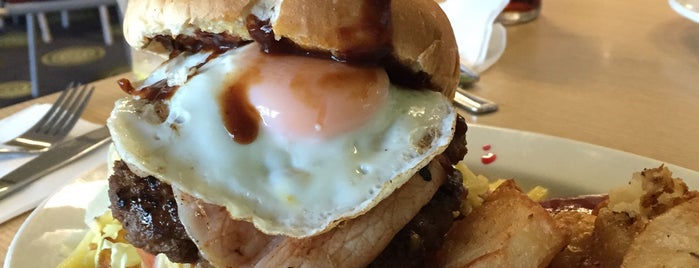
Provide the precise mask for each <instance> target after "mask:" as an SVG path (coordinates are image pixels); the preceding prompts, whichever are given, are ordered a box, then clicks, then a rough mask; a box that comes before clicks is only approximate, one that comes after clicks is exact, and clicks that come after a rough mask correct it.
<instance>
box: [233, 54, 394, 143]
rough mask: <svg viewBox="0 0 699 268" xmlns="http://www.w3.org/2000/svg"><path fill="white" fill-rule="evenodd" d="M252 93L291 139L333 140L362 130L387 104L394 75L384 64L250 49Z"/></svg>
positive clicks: (266, 117)
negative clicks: (359, 64) (350, 62)
mask: <svg viewBox="0 0 699 268" xmlns="http://www.w3.org/2000/svg"><path fill="white" fill-rule="evenodd" d="M248 53H249V55H246V59H245V62H246V65H250V66H245V67H244V68H247V69H246V70H247V72H253V73H255V77H256V79H253V80H250V81H249V82H248V85H247V86H248V92H247V93H248V97H249V101H250V104H252V105H253V106H254V107H255V108H256V109H257V111H258V112H259V114H260V117H261V118H262V121H263V124H264V125H265V127H267V128H268V129H269V130H271V131H272V132H275V133H276V134H278V135H282V136H285V137H287V138H292V139H298V138H322V139H326V138H330V137H333V136H336V135H339V134H342V133H346V132H349V131H352V130H355V129H357V128H359V127H360V126H361V125H363V124H364V123H366V122H367V121H368V120H369V119H370V118H371V117H372V116H373V115H374V114H375V113H376V112H377V111H378V109H379V108H380V107H381V106H382V105H383V103H384V102H385V101H386V99H387V96H388V87H389V83H390V82H389V79H388V75H387V74H386V72H385V71H384V70H383V69H382V68H378V67H356V66H350V65H347V64H343V63H339V62H334V61H330V60H323V59H316V58H310V57H302V56H294V55H268V54H264V53H262V52H260V51H259V49H254V50H248Z"/></svg>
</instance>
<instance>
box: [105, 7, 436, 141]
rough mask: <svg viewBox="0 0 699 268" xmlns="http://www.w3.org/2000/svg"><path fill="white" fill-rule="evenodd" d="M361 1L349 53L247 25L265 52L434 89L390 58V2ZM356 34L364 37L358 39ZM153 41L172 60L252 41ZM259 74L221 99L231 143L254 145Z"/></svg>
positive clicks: (127, 85)
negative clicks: (253, 93)
mask: <svg viewBox="0 0 699 268" xmlns="http://www.w3.org/2000/svg"><path fill="white" fill-rule="evenodd" d="M363 1H364V4H363V5H362V8H361V10H359V11H358V12H361V13H360V15H361V16H362V19H361V20H360V23H357V24H355V25H348V26H345V27H341V28H339V29H338V31H337V34H338V36H341V37H342V38H344V39H346V40H347V41H348V43H353V44H356V45H355V46H354V47H352V48H350V49H347V50H345V51H337V52H333V53H331V52H328V51H312V50H308V49H304V48H302V47H300V46H298V45H297V44H295V43H294V42H292V41H291V40H289V39H287V38H281V39H280V40H277V39H275V38H274V31H273V29H272V26H271V25H270V23H269V21H262V20H259V19H258V18H257V17H255V16H252V15H251V16H249V17H248V18H246V26H247V28H248V32H249V33H250V35H251V37H252V38H253V39H254V40H255V41H256V42H258V43H259V44H260V45H261V48H262V49H261V50H262V51H263V52H264V53H267V54H294V55H301V56H310V57H317V58H324V59H329V60H334V61H339V62H344V63H348V64H352V65H359V66H381V67H384V68H385V69H386V72H387V74H388V76H389V79H390V81H391V82H392V83H394V84H397V85H400V86H403V87H407V88H412V89H425V88H428V89H435V88H436V86H435V85H434V84H433V83H432V82H431V79H430V76H429V75H428V74H426V73H424V72H414V71H412V70H411V69H410V68H409V67H408V66H405V65H403V64H401V63H399V61H398V60H397V59H395V58H394V57H393V56H391V51H392V49H393V48H392V47H391V34H392V33H391V28H390V25H391V23H390V17H391V10H390V2H391V1H390V0H363ZM358 32H360V33H361V34H359V35H357V33H358ZM367 36H368V37H369V38H367ZM152 41H155V42H159V43H161V44H162V45H163V46H164V47H165V48H167V49H169V50H170V51H172V52H171V54H170V58H173V57H175V56H177V55H178V54H179V53H181V52H183V51H189V52H198V51H213V52H214V53H213V54H212V55H211V56H210V57H209V58H208V59H207V61H208V60H211V59H213V58H215V57H216V56H217V55H219V54H221V53H223V52H225V51H227V50H229V49H233V48H237V47H240V46H244V45H246V44H248V43H250V42H251V41H246V40H242V39H241V38H239V37H237V36H232V35H230V34H228V33H218V34H214V33H207V32H202V31H197V32H196V33H195V36H193V37H192V36H184V35H179V36H177V37H175V38H173V37H171V36H165V35H160V36H156V37H154V38H153V39H152V40H151V42H152ZM202 65H203V64H202ZM196 69H198V68H196ZM252 69H254V68H252ZM259 71H260V70H259V69H258V70H246V74H245V75H243V76H242V79H240V81H236V82H234V83H233V84H231V85H229V86H228V88H227V89H226V90H225V92H224V93H223V94H221V96H220V97H219V98H220V100H219V101H220V104H221V107H222V108H221V114H222V116H223V118H224V125H225V127H226V129H227V130H228V132H229V133H230V134H231V137H232V138H233V140H235V141H236V142H238V143H240V144H249V143H252V142H253V141H254V140H255V138H256V137H257V133H258V131H259V125H260V121H261V116H260V115H259V113H258V112H257V110H256V109H255V108H254V106H253V105H252V104H250V103H249V101H248V98H247V94H248V93H247V92H248V89H249V86H250V83H251V82H252V81H254V80H255V79H258V78H259ZM194 75H196V72H194V73H193V74H191V75H190V76H189V78H191V77H192V76H194ZM189 78H188V79H189ZM336 79H338V81H337V82H340V81H339V80H341V79H343V78H342V77H337V78H336ZM118 84H119V86H120V87H121V89H122V90H123V91H124V92H126V93H128V94H130V95H134V96H139V97H141V98H144V99H148V100H151V101H160V100H164V99H170V98H171V97H172V96H173V95H174V93H175V92H176V91H177V89H178V87H177V86H168V85H167V81H165V80H161V81H159V82H156V83H154V84H153V85H149V86H146V87H143V88H141V89H139V90H136V89H134V87H133V86H132V85H131V82H130V81H128V80H127V79H121V80H119V82H118Z"/></svg>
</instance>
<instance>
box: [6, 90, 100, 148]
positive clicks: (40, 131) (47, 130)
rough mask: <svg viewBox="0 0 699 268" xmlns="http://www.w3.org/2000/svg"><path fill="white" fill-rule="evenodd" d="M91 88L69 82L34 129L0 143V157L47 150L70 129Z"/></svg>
mask: <svg viewBox="0 0 699 268" xmlns="http://www.w3.org/2000/svg"><path fill="white" fill-rule="evenodd" d="M94 89H95V88H94V87H89V88H88V86H87V85H80V84H77V85H74V84H73V83H72V82H71V83H70V84H69V85H68V87H67V88H66V89H65V90H63V92H61V94H60V95H59V96H58V99H57V100H56V102H54V103H53V105H51V108H50V109H49V111H48V112H46V114H45V115H44V116H43V117H42V118H41V119H39V121H38V122H36V124H34V126H32V127H31V128H30V129H29V130H27V131H26V132H24V133H22V134H21V135H19V136H18V137H16V138H14V139H12V140H9V141H7V142H5V143H4V146H5V147H4V148H0V154H35V153H41V152H44V151H46V150H48V149H49V147H51V145H53V144H54V143H56V142H58V141H60V140H62V139H63V138H65V136H66V135H68V132H70V130H71V129H73V127H74V126H75V123H77V122H78V119H80V115H81V114H82V112H83V110H85V106H86V105H87V102H88V101H89V100H90V97H91V96H92V91H93V90H94Z"/></svg>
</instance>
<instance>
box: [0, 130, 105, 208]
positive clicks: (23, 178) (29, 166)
mask: <svg viewBox="0 0 699 268" xmlns="http://www.w3.org/2000/svg"><path fill="white" fill-rule="evenodd" d="M109 140H111V137H110V135H109V130H108V129H107V127H106V126H102V127H100V128H98V129H95V130H93V131H90V132H88V133H86V134H84V135H81V136H78V137H76V138H74V139H69V140H65V141H62V142H60V143H58V144H56V145H54V146H51V149H49V150H48V151H46V152H44V153H42V154H40V155H39V156H37V157H36V158H34V159H32V160H30V161H29V162H27V163H25V164H24V165H22V166H20V167H18V168H17V169H15V170H13V171H11V172H10V173H7V174H6V175H5V176H3V177H2V178H0V199H2V198H4V197H5V196H8V195H9V194H11V193H13V192H15V191H17V190H19V189H21V188H22V187H24V186H26V185H28V184H29V183H31V182H33V181H35V180H37V179H39V178H41V177H43V176H45V175H47V174H49V173H51V172H53V171H55V170H57V169H59V168H61V167H63V166H65V165H66V164H68V163H70V162H73V161H75V160H77V159H79V158H80V157H82V156H84V155H86V154H87V153H89V152H91V151H93V150H95V149H97V148H99V147H100V146H101V145H102V144H105V143H107V142H108V141H109Z"/></svg>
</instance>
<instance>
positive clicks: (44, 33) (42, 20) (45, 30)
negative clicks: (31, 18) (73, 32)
mask: <svg viewBox="0 0 699 268" xmlns="http://www.w3.org/2000/svg"><path fill="white" fill-rule="evenodd" d="M36 19H37V20H38V21H39V29H41V38H42V39H43V40H44V43H51V41H52V40H53V37H52V36H51V29H49V23H48V21H47V20H46V14H44V12H39V13H38V14H37V16H36Z"/></svg>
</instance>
